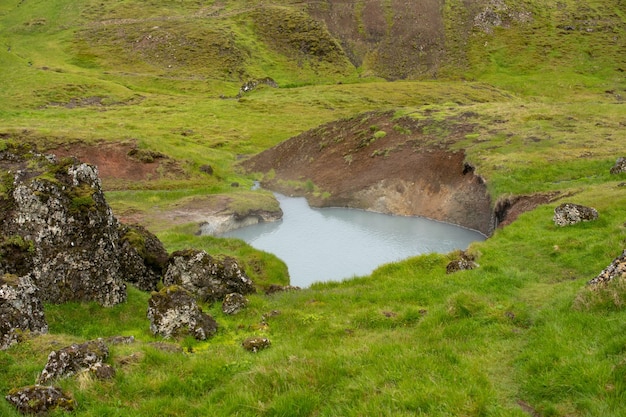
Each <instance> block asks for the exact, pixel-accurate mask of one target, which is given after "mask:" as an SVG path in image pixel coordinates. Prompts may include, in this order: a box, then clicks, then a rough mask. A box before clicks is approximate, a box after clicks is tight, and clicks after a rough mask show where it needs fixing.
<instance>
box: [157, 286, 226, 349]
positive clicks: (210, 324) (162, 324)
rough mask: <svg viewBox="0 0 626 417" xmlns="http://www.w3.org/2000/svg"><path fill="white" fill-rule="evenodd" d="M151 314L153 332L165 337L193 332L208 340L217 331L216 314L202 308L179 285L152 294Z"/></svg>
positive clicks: (196, 335) (199, 337)
mask: <svg viewBox="0 0 626 417" xmlns="http://www.w3.org/2000/svg"><path fill="white" fill-rule="evenodd" d="M147 316H148V319H149V320H150V331H151V332H152V333H153V334H154V335H160V336H163V337H164V338H176V337H180V336H184V335H187V334H189V335H192V336H193V337H195V338H196V339H198V340H206V339H207V338H209V337H210V336H213V335H214V334H215V333H216V332H217V322H216V321H215V320H214V319H213V317H211V316H210V315H208V314H206V313H204V312H203V311H202V309H201V308H200V307H199V306H198V304H197V302H196V300H195V298H194V297H193V295H192V294H191V293H190V292H189V291H187V290H186V289H184V288H182V287H180V286H176V285H172V286H168V287H165V288H163V289H162V290H161V291H159V292H154V293H152V297H151V298H150V300H149V301H148V312H147Z"/></svg>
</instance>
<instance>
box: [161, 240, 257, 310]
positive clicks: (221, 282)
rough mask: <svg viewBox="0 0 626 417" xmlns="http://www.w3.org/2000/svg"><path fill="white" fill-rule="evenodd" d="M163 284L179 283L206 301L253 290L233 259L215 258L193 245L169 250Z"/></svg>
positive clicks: (250, 281)
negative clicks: (171, 251)
mask: <svg viewBox="0 0 626 417" xmlns="http://www.w3.org/2000/svg"><path fill="white" fill-rule="evenodd" d="M163 284H164V285H180V286H182V287H184V288H185V289H187V290H188V291H190V292H191V293H193V294H194V295H195V296H196V297H198V299H200V300H202V301H208V302H215V301H219V300H222V299H223V298H224V297H225V296H226V294H230V293H233V292H236V293H239V294H244V295H245V294H250V293H253V292H255V291H256V290H255V288H254V284H253V282H252V280H251V279H250V278H249V277H248V276H247V275H246V273H245V272H244V271H243V269H242V268H241V267H240V266H239V264H238V262H237V260H236V259H234V258H231V257H224V258H223V259H217V258H214V257H212V256H211V255H209V254H208V253H206V252H205V251H202V250H195V249H188V250H184V251H177V252H174V253H172V255H171V256H170V260H169V264H168V267H167V270H166V272H165V274H164V276H163Z"/></svg>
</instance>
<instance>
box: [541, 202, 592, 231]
mask: <svg viewBox="0 0 626 417" xmlns="http://www.w3.org/2000/svg"><path fill="white" fill-rule="evenodd" d="M597 218H598V211H597V210H596V209H594V208H593V207H586V206H581V205H580V204H573V203H563V204H561V205H559V206H558V207H557V208H555V209H554V217H553V218H552V220H553V221H554V224H556V225H557V226H571V225H573V224H576V223H580V222H587V221H591V220H595V219H597Z"/></svg>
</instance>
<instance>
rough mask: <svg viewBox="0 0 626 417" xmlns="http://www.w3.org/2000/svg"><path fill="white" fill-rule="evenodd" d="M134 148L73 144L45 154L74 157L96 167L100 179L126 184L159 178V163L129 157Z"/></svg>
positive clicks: (116, 144)
mask: <svg viewBox="0 0 626 417" xmlns="http://www.w3.org/2000/svg"><path fill="white" fill-rule="evenodd" d="M134 148H135V146H134V145H132V144H124V143H101V144H98V145H95V146H94V145H86V144H73V145H66V146H62V147H59V148H55V149H50V150H48V151H47V152H48V153H52V154H55V155H56V156H57V157H59V158H63V157H67V156H74V157H76V158H78V159H79V160H80V161H82V162H86V163H89V164H92V165H96V166H97V167H98V172H99V174H100V178H101V179H102V180H103V181H104V182H107V181H109V180H124V181H127V182H135V181H150V180H154V179H157V178H159V173H158V170H159V166H160V165H161V161H158V160H157V161H155V162H152V163H144V162H142V161H140V160H138V159H135V158H132V157H130V156H129V155H128V154H129V152H130V151H131V150H133V149H134Z"/></svg>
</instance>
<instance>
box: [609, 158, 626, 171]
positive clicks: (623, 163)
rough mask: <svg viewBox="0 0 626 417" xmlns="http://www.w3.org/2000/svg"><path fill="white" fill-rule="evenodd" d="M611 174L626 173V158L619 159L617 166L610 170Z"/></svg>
mask: <svg viewBox="0 0 626 417" xmlns="http://www.w3.org/2000/svg"><path fill="white" fill-rule="evenodd" d="M610 172H611V174H623V173H624V172H626V157H623V156H621V157H619V158H617V161H616V162H615V165H613V167H612V168H611V170H610Z"/></svg>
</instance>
